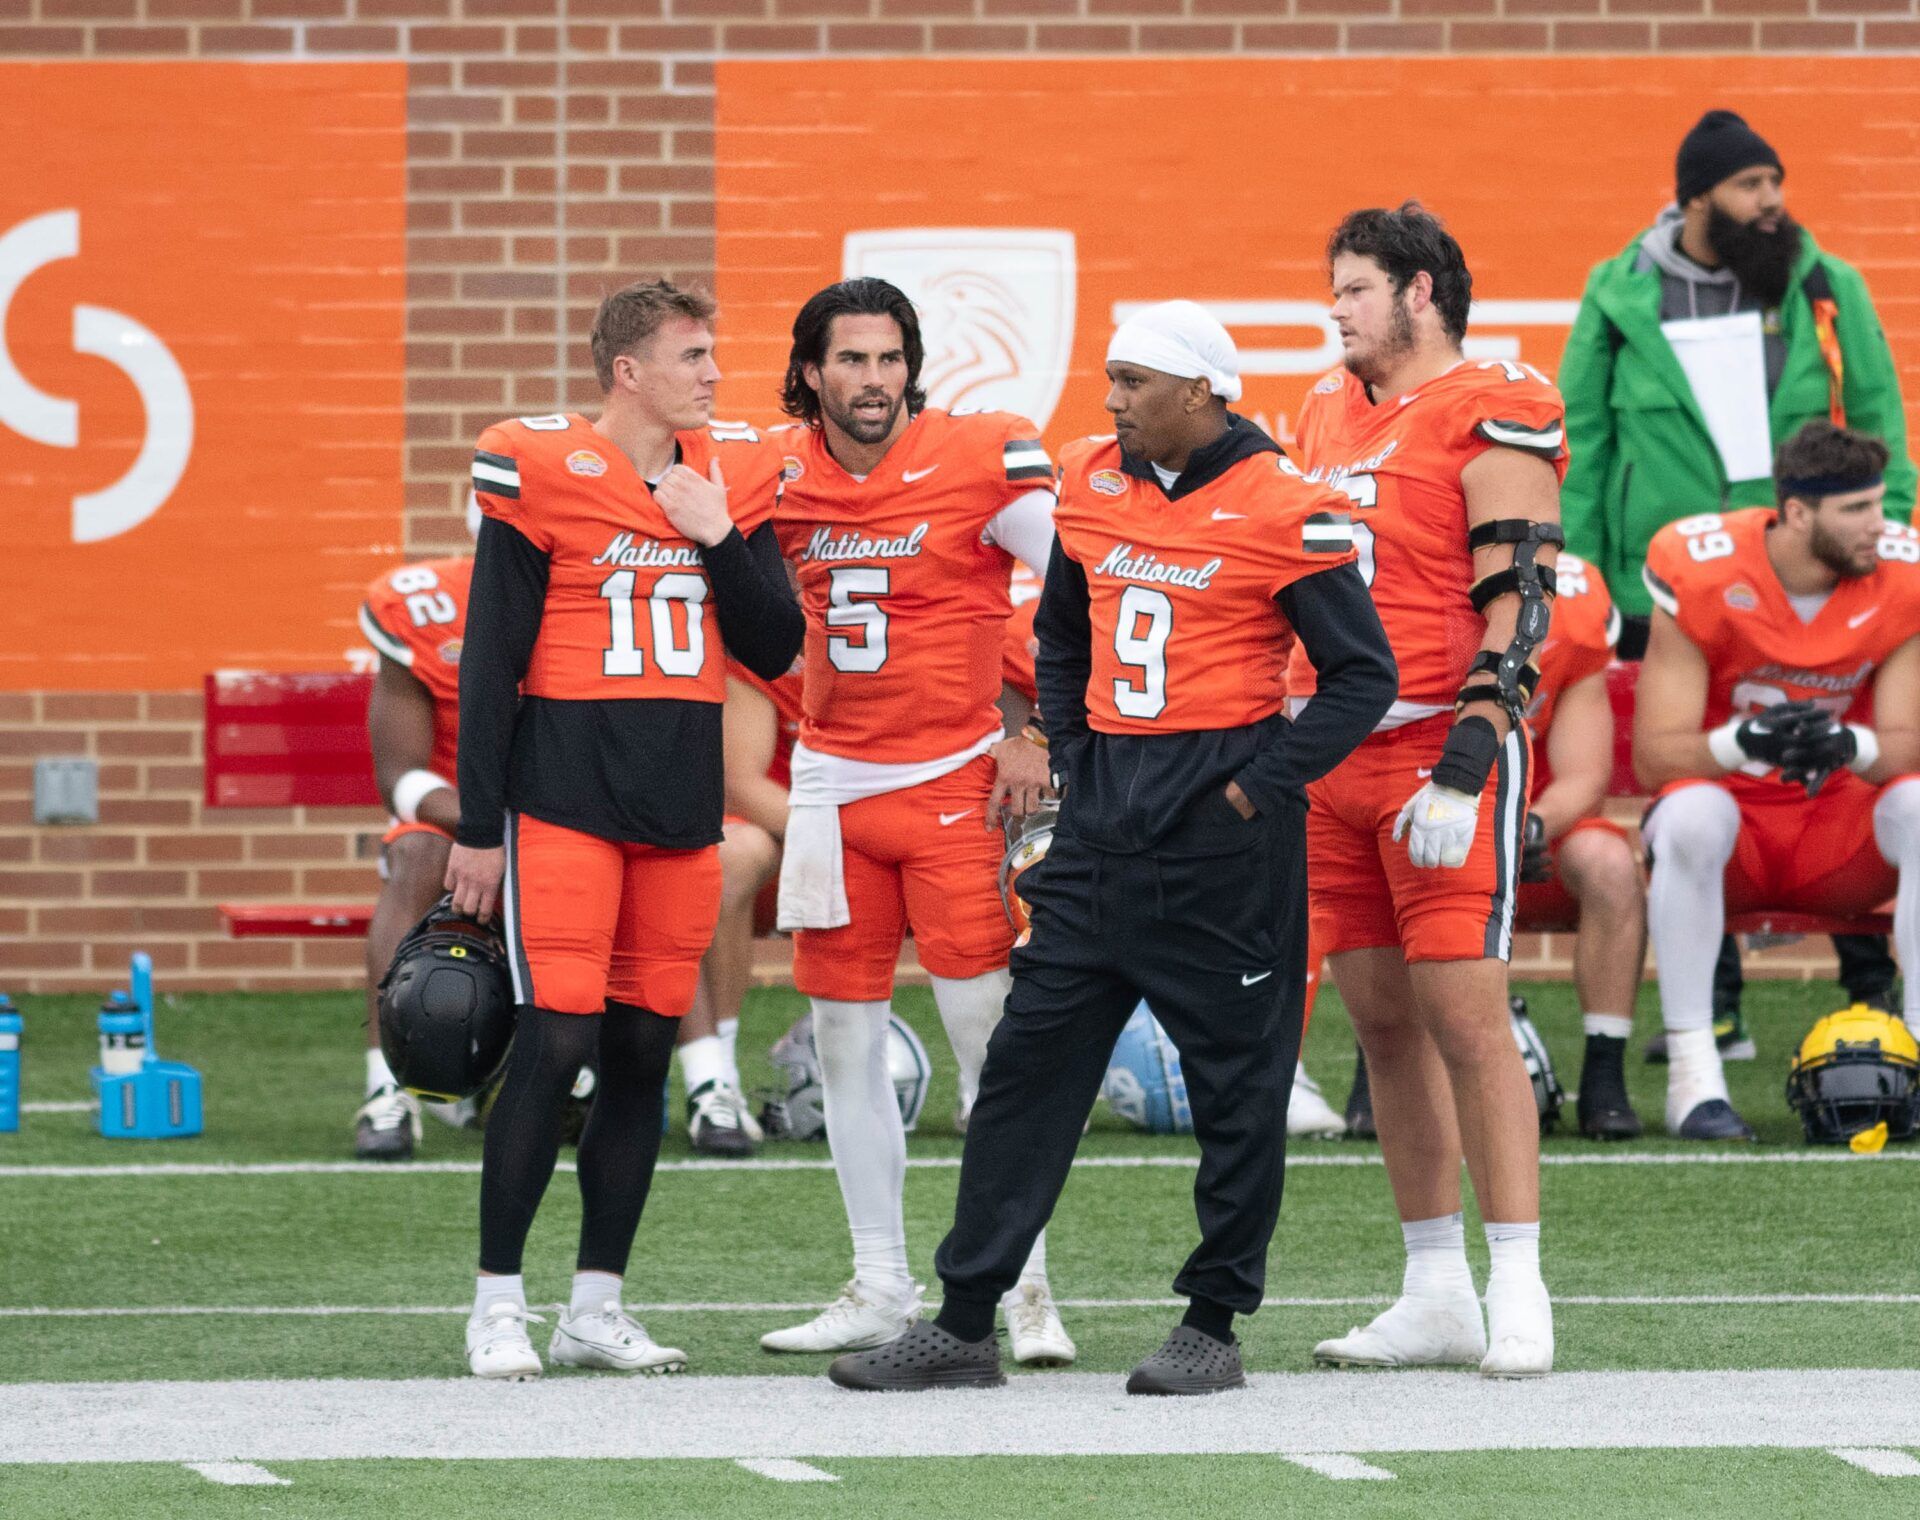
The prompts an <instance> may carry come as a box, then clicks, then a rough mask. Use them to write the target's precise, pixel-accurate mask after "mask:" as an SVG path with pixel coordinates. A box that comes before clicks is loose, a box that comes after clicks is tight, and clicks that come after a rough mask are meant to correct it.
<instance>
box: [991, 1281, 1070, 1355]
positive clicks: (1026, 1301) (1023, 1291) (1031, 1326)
mask: <svg viewBox="0 0 1920 1520" xmlns="http://www.w3.org/2000/svg"><path fill="white" fill-rule="evenodd" d="M1000 1307H1001V1309H1002V1310H1003V1311H1004V1312H1005V1314H1006V1316H1007V1338H1008V1339H1009V1340H1010V1341H1012V1342H1013V1359H1014V1360H1015V1361H1016V1362H1018V1363H1020V1365H1021V1366H1023V1367H1070V1366H1072V1365H1073V1359H1074V1358H1075V1357H1076V1356H1078V1355H1079V1354H1080V1353H1079V1348H1077V1347H1076V1346H1075V1345H1074V1344H1073V1337H1072V1336H1070V1335H1068V1334H1067V1327H1066V1326H1065V1325H1063V1324H1061V1323H1060V1311H1059V1309H1058V1308H1056V1307H1055V1306H1054V1302H1053V1290H1052V1289H1051V1288H1049V1287H1048V1286H1047V1281H1046V1279H1045V1278H1028V1279H1027V1280H1026V1281H1024V1282H1022V1283H1021V1284H1020V1285H1019V1286H1018V1287H1017V1288H1015V1289H1014V1290H1013V1291H1012V1292H1011V1293H1009V1294H1008V1295H1007V1296H1006V1297H1005V1298H1003V1299H1001V1300H1000Z"/></svg>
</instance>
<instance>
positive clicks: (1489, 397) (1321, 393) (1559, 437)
mask: <svg viewBox="0 0 1920 1520" xmlns="http://www.w3.org/2000/svg"><path fill="white" fill-rule="evenodd" d="M1564 418H1565V407H1564V405H1563V403H1562V402H1561V400H1560V393H1559V392H1558V391H1557V390H1555V389H1554V388H1553V386H1552V384H1551V383H1549V382H1548V381H1547V379H1546V378H1545V377H1544V376H1543V375H1541V374H1540V373H1539V372H1538V371H1537V370H1534V369H1530V368H1529V367H1528V366H1526V365H1524V364H1514V363H1511V362H1508V361H1505V360H1492V361H1488V362H1486V363H1476V362H1473V361H1471V360H1464V359H1463V360H1461V361H1460V363H1458V364H1456V365H1455V366H1454V367H1453V368H1452V369H1450V370H1448V371H1447V372H1446V373H1445V374H1443V375H1440V376H1438V377H1437V378H1435V379H1433V380H1430V381H1428V382H1427V383H1426V384H1425V385H1423V386H1421V387H1420V388H1419V389H1418V390H1416V391H1412V392H1409V393H1408V394H1407V395H1404V396H1389V397H1383V398H1382V399H1381V400H1379V401H1378V402H1375V401H1373V400H1371V399H1369V397H1368V395H1367V388H1366V386H1364V385H1362V384H1361V383H1360V381H1358V380H1357V379H1355V378H1354V377H1353V376H1352V375H1350V374H1348V373H1347V372H1346V371H1345V370H1334V371H1333V372H1332V373H1331V374H1328V375H1326V376H1324V377H1323V378H1322V379H1321V380H1320V382H1319V383H1318V384H1317V385H1315V386H1314V387H1313V390H1312V391H1311V392H1310V393H1309V394H1308V396H1307V399H1306V403H1305V404H1304V405H1303V406H1302V407H1301V409H1300V420H1299V422H1298V424H1297V426H1296V435H1297V438H1298V447H1299V453H1300V457H1301V463H1302V466H1303V467H1304V468H1305V470H1306V473H1307V479H1309V480H1315V481H1325V482H1326V483H1327V484H1328V485H1329V486H1331V487H1333V488H1334V489H1335V490H1338V491H1342V492H1344V493H1345V494H1346V495H1347V497H1348V498H1349V499H1350V501H1351V504H1352V510H1353V539H1354V547H1355V548H1356V549H1358V550H1359V553H1360V572H1361V574H1362V576H1364V577H1365V579H1366V582H1367V584H1368V585H1369V586H1370V587H1372V589H1373V604H1374V606H1375V608H1376V609H1378V611H1379V613H1380V622H1381V624H1382V625H1383V626H1384V627H1385V628H1386V630H1387V642H1388V643H1389V644H1391V645H1392V646H1393V657H1394V659H1395V661H1396V662H1397V663H1398V664H1399V666H1400V698H1399V701H1398V702H1396V703H1395V704H1394V708H1393V710H1392V711H1390V712H1389V713H1388V714H1387V716H1386V718H1385V719H1384V720H1383V721H1382V725H1381V726H1382V727H1392V726H1394V725H1395V724H1397V723H1401V722H1405V721H1407V720H1408V719H1410V718H1412V717H1417V716H1421V715H1424V714H1426V713H1431V712H1436V711H1442V710H1446V709H1450V708H1451V707H1452V706H1453V699H1454V696H1455V694H1456V693H1457V692H1458V691H1459V690H1460V685H1461V683H1462V682H1463V681H1464V680H1465V679H1466V674H1467V666H1468V665H1469V664H1470V663H1472V660H1473V656H1474V652H1475V651H1476V650H1478V649H1479V647H1480V641H1481V640H1482V639H1483V638H1484V637H1485V636H1486V620H1485V619H1484V618H1482V617H1481V615H1480V614H1479V613H1477V612H1475V611H1474V610H1473V601H1472V598H1471V595H1470V593H1471V591H1472V588H1473V579H1474V577H1473V555H1472V552H1471V551H1470V550H1469V549H1468V548H1467V502H1466V493H1465V491H1464V489H1463V487H1462V486H1461V483H1460V472H1461V471H1462V470H1464V469H1465V468H1466V467H1467V465H1468V464H1470V463H1471V462H1472V461H1473V460H1474V459H1475V458H1477V457H1478V456H1479V455H1480V454H1482V453H1484V452H1485V451H1486V450H1488V449H1490V448H1496V447H1503V446H1504V447H1509V448H1518V449H1522V450H1525V451H1526V452H1528V453H1531V454H1536V455H1538V456H1539V457H1541V458H1543V459H1548V460H1550V461H1551V462H1552V463H1553V467H1554V470H1555V472H1556V474H1558V475H1559V476H1560V477H1561V478H1565V475H1566V471H1567V449H1566V429H1565V426H1564ZM1289 678H1290V680H1291V681H1292V685H1293V695H1294V696H1296V697H1304V696H1307V695H1309V694H1311V692H1312V691H1313V689H1314V688H1313V666H1312V665H1311V664H1310V663H1308V661H1307V659H1306V656H1305V655H1304V653H1301V654H1296V655H1295V657H1294V661H1293V666H1292V669H1291V670H1290V671H1289Z"/></svg>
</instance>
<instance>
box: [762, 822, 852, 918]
mask: <svg viewBox="0 0 1920 1520" xmlns="http://www.w3.org/2000/svg"><path fill="white" fill-rule="evenodd" d="M852 918H853V915H852V914H851V913H850V912H848V911H847V875H846V858H845V855H844V854H843V853H842V849H841V845H840V808H839V805H838V804H837V803H831V802H815V803H793V804H791V805H790V806H789V807H788V809H787V838H786V843H785V845H784V846H783V847H782V850H781V855H780V903H779V908H778V911H777V913H776V916H775V919H774V927H775V928H777V929H779V930H780V931H781V932H782V933H791V932H792V931H793V930H795V929H838V928H840V927H841V926H842V925H844V924H847V923H850V922H851V921H852Z"/></svg>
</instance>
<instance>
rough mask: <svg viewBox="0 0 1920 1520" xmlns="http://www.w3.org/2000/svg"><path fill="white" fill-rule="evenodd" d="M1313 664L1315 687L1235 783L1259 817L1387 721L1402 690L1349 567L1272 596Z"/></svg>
mask: <svg viewBox="0 0 1920 1520" xmlns="http://www.w3.org/2000/svg"><path fill="white" fill-rule="evenodd" d="M1274 601H1275V603H1276V604H1277V605H1278V606H1279V608H1280V610H1281V612H1282V613H1284V614H1285V615H1286V619H1287V621H1288V622H1289V623H1291V624H1292V625H1293V631H1294V633H1295V634H1296V635H1297V636H1298V637H1299V639H1300V643H1301V645H1302V647H1303V648H1305V650H1306V652H1307V658H1308V659H1309V660H1311V661H1312V662H1313V669H1314V679H1315V681H1316V683H1317V687H1316V690H1315V691H1314V694H1313V696H1312V697H1310V698H1309V699H1308V701H1307V705H1306V706H1305V707H1304V708H1302V709H1301V712H1300V716H1299V717H1298V718H1296V719H1294V721H1293V722H1292V723H1290V724H1285V723H1281V724H1275V725H1274V728H1273V734H1274V738H1273V739H1272V740H1271V741H1270V742H1268V743H1267V744H1265V745H1263V746H1262V747H1261V749H1260V751H1259V753H1258V754H1256V755H1255V756H1254V757H1253V759H1252V760H1251V761H1250V762H1249V763H1248V764H1247V765H1246V767H1245V768H1244V769H1242V770H1241V772H1240V774H1239V775H1237V776H1235V777H1234V778H1233V779H1234V780H1235V781H1237V782H1239V783H1240V790H1241V791H1243V792H1245V793H1246V794H1247V798H1248V800H1249V801H1250V802H1252V803H1253V805H1254V807H1255V808H1257V809H1259V811H1261V812H1262V813H1265V812H1269V811H1271V810H1272V809H1274V808H1275V807H1277V806H1278V805H1279V803H1280V801H1281V800H1282V798H1283V797H1284V795H1285V794H1286V793H1287V792H1289V791H1293V790H1297V789H1298V788H1300V787H1303V786H1305V785H1306V784H1307V783H1308V782H1309V781H1314V780H1317V779H1319V778H1320V777H1321V776H1324V775H1326V773H1327V772H1328V771H1330V770H1332V769H1333V768H1334V767H1335V766H1336V765H1338V764H1339V763H1340V762H1341V761H1342V760H1344V759H1346V757H1347V756H1348V755H1349V754H1350V753H1351V752H1352V751H1353V748H1354V746H1355V745H1357V744H1358V743H1359V742H1360V741H1361V740H1362V739H1364V738H1366V736H1367V735H1368V734H1370V733H1372V732H1373V726H1374V725H1375V724H1376V723H1378V722H1379V721H1380V720H1381V719H1382V718H1383V717H1385V716H1386V712H1387V709H1388V708H1389V707H1391V706H1392V705H1393V699H1394V695H1395V693H1396V692H1397V691H1398V690H1399V688H1400V673H1399V670H1398V668H1397V667H1396V666H1395V665H1394V663H1393V651H1392V650H1391V649H1390V648H1389V647H1388V646H1387V634H1386V630H1385V629H1384V628H1382V627H1381V626H1380V614H1379V613H1377V612H1375V611H1374V610H1373V598H1372V596H1371V595H1370V594H1369V593H1368V591H1367V586H1366V583H1365V582H1364V581H1362V580H1361V579H1360V571H1359V569H1358V568H1357V567H1356V566H1354V565H1351V564H1348V565H1342V566H1340V567H1339V568H1338V569H1334V570H1323V571H1321V572H1319V573H1318V574H1316V575H1308V576H1302V577H1301V578H1300V579H1299V580H1297V581H1294V582H1293V583H1292V584H1291V585H1289V586H1287V587H1286V588H1285V589H1283V590H1282V591H1281V592H1280V593H1279V594H1278V595H1277V596H1275V597H1274Z"/></svg>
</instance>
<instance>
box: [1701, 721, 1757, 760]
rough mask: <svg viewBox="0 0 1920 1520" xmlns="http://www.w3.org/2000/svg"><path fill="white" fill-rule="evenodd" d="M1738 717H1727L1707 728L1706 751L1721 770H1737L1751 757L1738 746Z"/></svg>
mask: <svg viewBox="0 0 1920 1520" xmlns="http://www.w3.org/2000/svg"><path fill="white" fill-rule="evenodd" d="M1741 722H1742V720H1741V719H1740V718H1737V717H1735V718H1729V719H1727V721H1726V722H1724V723H1722V724H1721V725H1720V726H1719V727H1718V728H1710V729H1708V730H1707V753H1708V754H1710V755H1712V756H1713V763H1714V764H1715V765H1717V766H1719V767H1720V769H1721V770H1723V771H1737V770H1739V769H1740V767H1741V766H1743V765H1745V764H1746V763H1747V762H1748V761H1749V760H1751V759H1752V758H1753V757H1752V756H1751V755H1749V754H1748V753H1747V752H1746V751H1745V750H1743V749H1742V748H1741V747H1740V724H1741Z"/></svg>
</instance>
